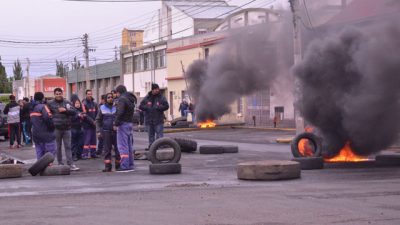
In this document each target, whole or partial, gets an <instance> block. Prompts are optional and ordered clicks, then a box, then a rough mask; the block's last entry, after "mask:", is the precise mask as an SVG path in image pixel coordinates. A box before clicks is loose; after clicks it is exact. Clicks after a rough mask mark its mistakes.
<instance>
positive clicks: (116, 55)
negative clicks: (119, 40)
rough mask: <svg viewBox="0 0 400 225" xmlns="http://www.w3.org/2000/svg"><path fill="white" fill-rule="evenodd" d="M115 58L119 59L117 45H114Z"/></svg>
mask: <svg viewBox="0 0 400 225" xmlns="http://www.w3.org/2000/svg"><path fill="white" fill-rule="evenodd" d="M114 60H115V61H117V60H118V48H117V46H115V47H114Z"/></svg>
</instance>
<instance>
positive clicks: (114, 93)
mask: <svg viewBox="0 0 400 225" xmlns="http://www.w3.org/2000/svg"><path fill="white" fill-rule="evenodd" d="M111 94H112V95H113V98H116V97H117V92H116V91H115V90H112V91H111Z"/></svg>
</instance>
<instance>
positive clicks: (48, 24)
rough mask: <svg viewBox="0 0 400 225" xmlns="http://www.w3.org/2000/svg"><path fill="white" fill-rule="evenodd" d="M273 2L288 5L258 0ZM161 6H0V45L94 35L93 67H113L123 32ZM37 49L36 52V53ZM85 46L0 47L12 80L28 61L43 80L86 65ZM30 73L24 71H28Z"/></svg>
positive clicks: (44, 0)
mask: <svg viewBox="0 0 400 225" xmlns="http://www.w3.org/2000/svg"><path fill="white" fill-rule="evenodd" d="M248 1H249V0H228V1H227V2H228V4H230V5H240V4H243V3H246V2H248ZM268 2H274V3H279V2H286V1H285V0H275V1H274V0H257V1H256V2H254V3H252V4H251V5H250V7H251V6H253V7H257V6H259V5H263V4H264V5H265V3H268ZM160 5H161V3H160V2H137V3H96V2H70V1H63V0H1V2H0V8H1V13H0V21H1V22H0V40H14V41H15V40H17V41H18V40H23V41H37V40H59V39H67V38H75V37H82V35H83V34H84V33H88V34H89V43H90V46H92V47H94V48H96V51H95V52H94V53H91V56H90V58H91V62H90V63H91V65H93V64H94V63H95V59H96V63H102V62H106V61H111V60H112V59H113V57H114V50H113V48H114V47H115V46H119V45H120V42H121V39H120V33H121V31H122V29H123V27H131V28H136V29H137V28H142V29H143V28H144V26H145V25H146V24H147V25H148V23H149V20H150V18H151V17H152V16H154V15H155V14H156V11H157V9H158V8H159V7H160ZM32 46H34V48H32ZM82 51H83V47H82V45H81V41H80V40H75V41H71V42H66V43H64V44H62V43H56V44H44V45H43V44H42V45H40V46H38V45H27V44H10V43H4V42H0V56H1V57H2V62H3V64H5V65H6V71H7V74H8V76H11V75H12V63H13V62H14V61H15V60H16V59H17V58H19V59H20V60H21V62H22V64H23V68H24V70H25V66H26V60H25V58H27V57H29V58H30V60H31V68H30V73H31V75H32V76H40V75H44V74H48V73H52V74H54V73H55V60H56V59H58V60H63V61H64V62H70V61H71V60H72V59H73V57H74V56H77V58H79V59H80V60H81V62H82V63H83V58H82V56H83V54H82ZM24 73H25V71H24Z"/></svg>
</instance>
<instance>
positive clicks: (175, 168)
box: [149, 163, 182, 174]
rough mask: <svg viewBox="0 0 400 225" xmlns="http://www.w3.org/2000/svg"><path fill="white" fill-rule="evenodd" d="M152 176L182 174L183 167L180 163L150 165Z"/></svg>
mask: <svg viewBox="0 0 400 225" xmlns="http://www.w3.org/2000/svg"><path fill="white" fill-rule="evenodd" d="M149 171H150V174H178V173H181V172H182V166H181V164H179V163H164V164H150V165H149Z"/></svg>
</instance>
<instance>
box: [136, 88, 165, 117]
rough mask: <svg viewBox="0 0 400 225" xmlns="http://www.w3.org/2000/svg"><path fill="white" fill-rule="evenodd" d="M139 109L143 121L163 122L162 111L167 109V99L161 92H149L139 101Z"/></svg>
mask: <svg viewBox="0 0 400 225" xmlns="http://www.w3.org/2000/svg"><path fill="white" fill-rule="evenodd" d="M139 109H140V110H142V111H143V112H144V118H145V123H146V124H149V125H158V124H161V123H164V111H166V110H168V109H169V105H168V102H167V99H166V98H165V97H164V96H162V95H161V94H158V95H152V94H151V92H149V93H148V94H147V95H146V97H144V99H143V100H142V102H141V103H140V106H139Z"/></svg>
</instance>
